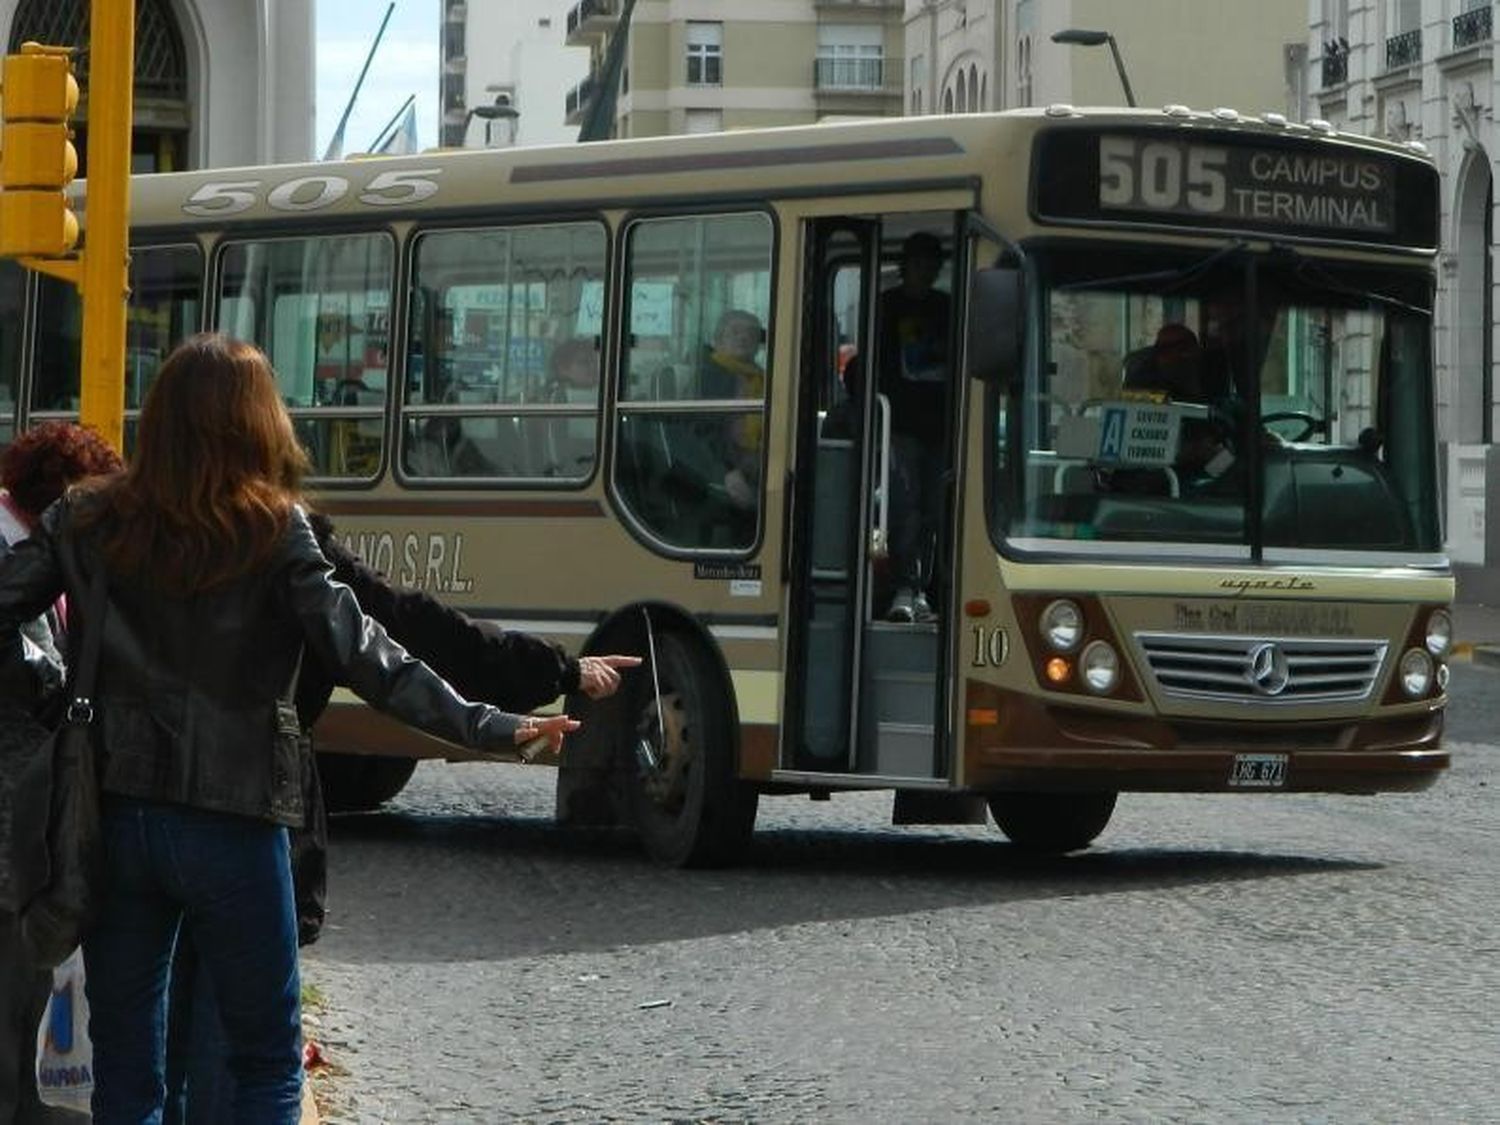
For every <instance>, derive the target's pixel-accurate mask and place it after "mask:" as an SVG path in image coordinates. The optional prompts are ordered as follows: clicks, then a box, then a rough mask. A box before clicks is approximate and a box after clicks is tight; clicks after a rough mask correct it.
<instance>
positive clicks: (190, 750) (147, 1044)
mask: <svg viewBox="0 0 1500 1125" xmlns="http://www.w3.org/2000/svg"><path fill="white" fill-rule="evenodd" d="M305 468H306V458H305V455H304V454H303V452H302V450H301V448H300V447H299V446H298V444H297V440H296V436H295V433H294V431H293V429H292V423H291V419H290V418H289V417H288V415H287V413H286V410H285V408H284V407H283V406H282V403H281V399H280V396H279V394H278V393H277V387H276V380H275V377H274V375H273V373H272V371H271V369H270V366H269V364H268V363H267V361H266V359H265V357H264V355H262V354H261V353H260V352H259V351H258V350H257V349H255V348H254V347H252V346H250V345H248V344H244V343H239V342H236V341H232V340H229V339H227V338H225V337H223V336H214V335H205V336H197V337H194V338H193V339H191V340H188V341H187V342H186V343H184V344H183V345H182V346H181V347H179V348H178V349H177V350H176V351H174V352H173V353H172V355H171V356H169V357H168V358H167V360H166V362H165V363H164V364H163V366H162V368H161V371H160V372H159V373H158V375H157V377H156V380H155V382H154V383H153V385H152V388H151V391H150V393H149V394H148V396H147V398H146V402H145V405H144V407H143V409H142V411H141V419H140V430H139V436H138V441H137V449H136V451H135V455H134V457H133V459H132V461H131V464H130V467H129V469H128V470H127V471H125V472H124V473H122V474H119V475H117V476H115V477H112V478H110V479H108V480H107V481H105V482H103V483H102V484H99V485H97V486H95V487H92V488H89V489H86V490H79V491H75V492H74V493H73V494H72V495H70V496H68V497H66V498H64V500H63V501H62V502H61V503H59V504H57V505H54V506H53V507H52V508H51V509H50V510H49V511H48V513H47V514H46V516H45V517H44V518H43V520H42V521H41V524H40V526H39V527H38V529H37V531H36V533H35V534H34V535H33V537H32V538H31V539H29V540H27V541H26V542H25V543H23V544H21V545H19V546H18V547H17V548H16V549H15V550H14V551H13V552H12V553H11V554H10V555H9V556H8V557H7V558H6V559H4V560H3V561H0V647H3V646H4V645H7V644H9V643H10V640H11V638H12V637H13V636H14V634H15V630H16V627H17V626H18V625H19V624H20V623H21V622H23V621H26V620H28V619H30V618H32V617H35V616H36V615H37V613H38V612H40V611H41V610H42V609H44V608H45V607H46V606H48V605H50V604H51V603H52V602H53V601H54V600H55V599H56V597H57V596H58V594H59V593H62V592H64V591H66V592H67V593H68V594H69V595H70V601H71V605H73V606H75V607H78V606H81V605H82V604H83V600H84V599H83V596H82V595H83V594H84V592H85V591H87V590H88V588H89V584H90V581H91V579H92V578H93V576H94V575H95V574H96V573H98V572H99V571H100V570H101V569H102V571H103V573H104V575H105V576H106V580H107V589H108V597H107V606H106V610H105V612H104V614H103V620H102V621H83V622H81V624H80V626H78V627H81V628H82V629H83V630H84V631H85V633H86V632H87V631H88V630H91V629H102V634H101V636H102V641H103V651H102V656H101V659H100V662H99V675H98V680H99V682H98V685H97V688H96V700H95V710H96V712H97V715H98V718H97V719H96V728H95V729H96V736H97V737H96V747H97V749H98V751H99V755H100V758H99V761H100V767H101V787H102V789H103V791H104V797H105V799H104V808H103V817H104V834H105V844H106V852H107V876H106V887H105V889H104V900H103V904H102V907H101V913H100V916H99V918H98V919H97V921H96V922H95V923H94V925H93V926H92V927H91V928H90V930H89V932H88V934H87V935H86V936H85V939H84V961H85V965H86V968H87V976H88V988H87V991H88V999H89V1004H90V1008H91V1019H90V1032H91V1035H92V1038H93V1043H94V1052H95V1054H94V1063H95V1068H94V1069H95V1074H94V1078H95V1091H94V1104H93V1110H94V1120H95V1121H96V1122H99V1123H101V1125H108V1123H111V1122H126V1121H129V1122H141V1121H152V1120H159V1114H160V1112H161V1105H162V1098H163V1023H164V1018H165V1016H164V1013H165V993H166V987H167V972H168V965H169V962H170V958H171V951H172V947H173V943H174V941H175V938H176V934H177V931H178V928H179V927H180V926H186V927H188V928H189V929H190V930H191V931H192V934H193V937H194V939H195V941H196V944H197V947H198V952H199V956H200V958H201V959H202V961H203V963H204V965H205V967H206V969H207V971H208V973H209V975H210V977H211V979H212V982H213V990H214V994H215V999H216V1001H217V1003H218V1005H219V1009H220V1015H221V1018H222V1021H223V1025H224V1031H225V1035H226V1038H227V1040H228V1044H229V1054H230V1069H231V1070H232V1071H233V1073H234V1076H235V1080H236V1097H235V1115H234V1116H235V1120H236V1121H241V1122H254V1123H256V1125H278V1123H281V1122H287V1123H291V1122H296V1121H297V1120H298V1112H299V1099H300V1089H301V1067H300V1061H301V1060H300V1049H299V1039H300V1030H299V1029H300V1014H299V1010H298V991H299V986H298V975H297V931H296V919H295V915H294V910H293V900H292V885H291V870H290V864H289V862H288V856H287V836H286V828H287V826H295V825H297V824H298V823H299V822H300V820H301V817H302V789H301V777H302V770H301V761H300V758H299V757H298V755H299V754H300V753H301V752H302V751H301V749H300V747H299V741H298V737H297V735H298V727H297V717H296V712H295V709H294V707H293V706H292V687H293V685H294V682H295V678H296V673H297V667H298V663H299V660H300V656H301V652H302V649H303V646H304V645H306V646H308V647H309V648H310V649H311V650H313V651H314V652H315V653H316V654H317V656H318V658H319V660H320V662H321V663H323V664H324V665H325V666H326V667H328V668H330V669H333V670H336V671H337V672H338V674H339V675H340V677H341V679H342V680H343V681H344V682H345V683H347V684H348V685H349V686H350V687H352V688H353V689H354V690H355V691H356V692H357V693H358V694H359V695H361V696H362V697H363V698H364V699H365V700H366V701H367V702H369V703H371V704H373V705H374V706H376V707H379V708H381V709H382V710H385V711H388V712H390V713H391V714H393V715H394V716H396V717H397V718H400V719H403V720H404V721H406V722H409V723H411V724H412V725H414V726H417V727H420V728H422V729H423V730H426V731H427V732H429V733H431V734H434V735H437V736H439V737H442V738H446V739H449V740H450V741H454V742H460V743H463V744H465V745H468V746H472V747H476V748H479V749H485V750H501V749H509V748H512V747H514V746H516V745H518V744H521V743H524V742H527V741H530V740H531V739H534V738H538V737H545V738H547V739H549V740H550V741H552V742H553V743H554V744H557V743H560V741H561V739H562V737H563V735H564V733H565V732H567V731H569V730H573V729H576V728H577V725H578V724H577V723H576V722H574V721H573V720H572V719H570V718H568V717H567V716H566V715H560V716H555V717H549V718H537V717H530V716H520V715H512V714H507V713H505V712H502V711H500V710H498V709H496V708H494V707H490V706H486V705H483V704H473V703H469V702H467V701H466V700H464V699H463V698H462V697H460V696H459V695H458V694H457V693H455V692H454V691H453V689H452V688H450V687H449V686H448V685H447V684H446V683H445V682H444V681H443V680H441V679H440V678H439V677H438V676H437V675H436V674H435V673H433V672H432V671H431V670H430V669H428V668H427V666H426V665H424V664H422V663H421V662H419V661H417V660H415V659H413V658H412V657H410V656H409V655H408V654H407V653H406V651H405V650H404V649H402V648H401V647H400V646H399V645H397V644H396V643H395V642H393V641H391V640H390V639H389V637H387V635H386V634H385V631H384V630H383V629H382V628H381V627H380V626H379V625H378V624H377V623H375V622H374V621H372V620H370V619H369V618H367V617H366V616H365V615H364V614H363V613H362V612H361V610H360V608H359V605H358V603H357V602H356V601H355V599H354V596H353V595H352V594H351V593H350V592H349V590H348V589H347V588H346V587H344V586H342V585H339V584H337V583H334V582H332V581H330V579H329V571H330V568H329V565H328V563H327V562H326V560H325V559H324V557H323V555H322V553H321V552H320V551H319V550H318V547H317V543H316V540H315V539H314V536H313V532H312V529H311V528H310V527H309V525H308V521H307V517H306V514H305V513H304V512H303V510H302V509H301V507H299V505H298V498H299V491H298V490H299V487H300V482H301V477H302V473H303V471H304V469H305Z"/></svg>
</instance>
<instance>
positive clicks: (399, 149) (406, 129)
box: [375, 101, 417, 156]
mask: <svg viewBox="0 0 1500 1125" xmlns="http://www.w3.org/2000/svg"><path fill="white" fill-rule="evenodd" d="M375 151H376V152H379V153H382V154H384V155H385V156H406V155H409V154H411V153H414V152H416V151H417V105H416V102H415V101H409V102H407V105H406V112H405V113H404V114H403V115H402V117H401V124H399V125H397V126H396V127H395V128H394V129H392V130H391V132H390V135H389V136H387V137H386V138H385V140H383V141H381V142H380V145H379V147H378V148H376V150H375Z"/></svg>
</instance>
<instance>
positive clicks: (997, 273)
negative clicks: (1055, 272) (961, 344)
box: [967, 266, 1026, 383]
mask: <svg viewBox="0 0 1500 1125" xmlns="http://www.w3.org/2000/svg"><path fill="white" fill-rule="evenodd" d="M1024 308H1025V302H1024V294H1023V292H1022V285H1021V271H1020V270H1019V269H1016V268H1014V267H1005V266H996V267H993V268H991V269H982V270H979V271H977V272H976V273H975V274H974V279H973V281H971V282H970V284H969V339H968V353H967V354H968V367H969V378H971V379H979V380H981V381H982V382H986V383H1010V382H1012V381H1014V380H1015V379H1016V378H1018V377H1019V376H1020V373H1021V347H1022V344H1023V342H1024V340H1025V338H1026V322H1025V318H1024V317H1023V316H1022V311H1023V310H1024Z"/></svg>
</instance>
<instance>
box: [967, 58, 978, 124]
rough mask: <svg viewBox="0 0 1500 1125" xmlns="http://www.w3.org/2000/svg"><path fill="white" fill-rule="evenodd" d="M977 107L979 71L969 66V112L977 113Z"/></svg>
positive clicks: (971, 65)
mask: <svg viewBox="0 0 1500 1125" xmlns="http://www.w3.org/2000/svg"><path fill="white" fill-rule="evenodd" d="M979 110H980V105H979V69H978V68H977V67H976V66H975V65H974V64H973V63H970V64H969V112H970V113H978V112H979Z"/></svg>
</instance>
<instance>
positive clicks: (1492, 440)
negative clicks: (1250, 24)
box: [1307, 0, 1500, 601]
mask: <svg viewBox="0 0 1500 1125" xmlns="http://www.w3.org/2000/svg"><path fill="white" fill-rule="evenodd" d="M1307 18H1308V22H1309V25H1310V29H1311V30H1310V34H1309V37H1308V43H1309V74H1310V85H1311V88H1312V101H1313V105H1314V109H1315V111H1316V112H1317V114H1318V116H1320V117H1323V118H1326V119H1327V120H1328V121H1330V122H1332V123H1333V124H1334V125H1335V126H1337V127H1338V128H1339V129H1343V130H1348V131H1350V132H1355V133H1365V134H1368V135H1370V136H1381V137H1390V138H1393V139H1396V140H1403V141H1420V142H1421V143H1422V144H1423V145H1425V146H1426V147H1427V149H1428V151H1429V152H1430V153H1431V154H1432V156H1433V159H1434V160H1436V161H1437V165H1438V170H1439V171H1440V172H1441V173H1442V177H1443V192H1442V209H1443V210H1442V232H1443V233H1442V241H1443V250H1442V253H1441V255H1440V258H1439V270H1438V292H1437V309H1436V316H1435V326H1434V327H1435V339H1434V357H1435V359H1436V363H1437V396H1438V404H1437V405H1438V436H1439V446H1440V451H1441V455H1442V464H1443V467H1444V471H1445V485H1446V492H1445V503H1446V507H1447V527H1446V535H1447V545H1448V553H1449V555H1450V556H1451V557H1452V558H1453V560H1454V562H1455V564H1456V566H1457V570H1458V573H1459V593H1460V596H1461V597H1463V598H1465V599H1466V600H1484V601H1489V600H1490V599H1492V598H1497V597H1500V516H1497V518H1496V519H1494V520H1488V521H1487V520H1486V510H1487V508H1488V506H1489V505H1488V499H1489V497H1491V496H1495V497H1497V500H1496V505H1497V512H1500V447H1497V445H1496V429H1497V425H1500V408H1497V402H1496V387H1495V279H1494V267H1493V261H1494V253H1495V251H1494V243H1495V231H1494V227H1495V223H1494V211H1495V189H1494V178H1495V160H1496V156H1497V154H1500V130H1497V129H1496V126H1495V120H1494V105H1495V100H1496V98H1497V97H1500V71H1497V68H1496V65H1495V15H1494V8H1493V5H1492V4H1491V3H1490V0H1308V12H1307Z"/></svg>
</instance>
